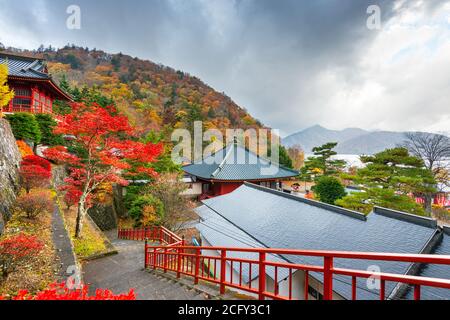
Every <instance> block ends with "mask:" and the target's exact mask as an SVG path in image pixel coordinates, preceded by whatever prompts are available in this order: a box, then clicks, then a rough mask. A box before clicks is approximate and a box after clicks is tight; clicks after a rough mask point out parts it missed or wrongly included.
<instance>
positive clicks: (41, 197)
mask: <svg viewBox="0 0 450 320" xmlns="http://www.w3.org/2000/svg"><path fill="white" fill-rule="evenodd" d="M16 208H17V209H18V210H20V211H22V212H23V213H25V214H26V215H27V217H28V218H30V219H34V218H36V217H38V216H39V215H41V214H43V213H45V212H52V211H53V208H54V202H53V198H52V195H51V192H50V191H49V190H40V191H34V192H31V193H28V194H24V195H21V196H20V197H18V198H17V200H16Z"/></svg>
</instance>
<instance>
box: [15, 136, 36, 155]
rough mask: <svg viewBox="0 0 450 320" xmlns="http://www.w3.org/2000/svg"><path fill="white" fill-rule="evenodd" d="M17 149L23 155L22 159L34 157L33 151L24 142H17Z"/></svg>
mask: <svg viewBox="0 0 450 320" xmlns="http://www.w3.org/2000/svg"><path fill="white" fill-rule="evenodd" d="M16 143H17V147H18V148H19V151H20V154H21V155H22V158H25V157H26V156H31V155H33V154H34V153H33V150H32V149H31V147H30V146H29V145H27V144H26V142H25V141H23V140H17V141H16Z"/></svg>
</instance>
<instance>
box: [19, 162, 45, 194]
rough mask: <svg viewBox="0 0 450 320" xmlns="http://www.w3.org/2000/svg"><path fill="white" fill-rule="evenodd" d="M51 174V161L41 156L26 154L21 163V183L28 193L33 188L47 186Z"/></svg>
mask: <svg viewBox="0 0 450 320" xmlns="http://www.w3.org/2000/svg"><path fill="white" fill-rule="evenodd" d="M51 176H52V173H51V164H50V162H48V161H47V160H45V159H43V158H41V157H38V156H35V155H30V156H26V157H25V158H23V160H22V162H21V163H20V178H21V183H22V186H23V187H24V188H25V190H26V192H27V193H30V190H31V189H33V188H37V187H43V186H46V185H47V184H48V183H49V182H50V178H51Z"/></svg>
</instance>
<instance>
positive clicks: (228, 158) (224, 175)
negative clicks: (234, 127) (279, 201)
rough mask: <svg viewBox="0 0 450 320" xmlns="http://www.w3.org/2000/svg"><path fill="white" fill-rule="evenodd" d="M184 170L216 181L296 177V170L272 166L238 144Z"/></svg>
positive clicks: (272, 164)
mask: <svg viewBox="0 0 450 320" xmlns="http://www.w3.org/2000/svg"><path fill="white" fill-rule="evenodd" d="M183 171H185V172H186V173H188V174H190V175H193V176H196V177H199V178H201V179H205V180H218V181H252V180H253V181H259V180H271V179H284V178H290V177H295V176H298V175H299V173H298V172H297V171H295V170H291V169H288V168H284V167H282V166H280V165H277V164H274V163H271V162H270V160H268V159H265V158H262V157H260V156H258V155H257V154H255V153H253V152H251V151H250V150H248V149H247V148H245V147H243V146H242V145H240V144H239V143H237V142H235V143H231V144H229V145H228V146H227V147H225V148H223V149H221V150H219V151H217V152H216V153H214V154H212V155H211V156H209V157H207V158H205V159H203V160H201V161H195V162H194V163H193V164H190V165H186V166H184V167H183Z"/></svg>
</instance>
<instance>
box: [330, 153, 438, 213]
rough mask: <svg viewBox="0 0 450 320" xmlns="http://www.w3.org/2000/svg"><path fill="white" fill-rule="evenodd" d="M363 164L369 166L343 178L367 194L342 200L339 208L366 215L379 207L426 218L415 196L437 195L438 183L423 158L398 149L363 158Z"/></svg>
mask: <svg viewBox="0 0 450 320" xmlns="http://www.w3.org/2000/svg"><path fill="white" fill-rule="evenodd" d="M361 161H362V162H363V163H364V164H366V167H364V168H361V169H359V170H358V171H357V172H356V174H355V175H353V176H352V175H343V178H345V179H348V180H352V181H354V182H355V183H356V184H358V185H360V186H361V187H362V189H363V192H360V193H352V194H351V195H348V196H346V197H344V198H343V199H341V200H338V201H337V202H336V203H337V204H338V205H340V206H342V207H345V208H348V209H354V210H359V211H362V212H365V213H367V212H369V211H370V210H371V209H372V208H373V206H375V205H376V206H382V207H387V208H391V209H395V210H401V211H406V212H409V213H412V214H418V215H425V211H424V209H423V207H422V206H420V205H418V204H417V203H416V202H415V200H414V195H415V194H422V193H427V192H433V191H434V190H435V184H436V182H435V180H434V177H433V174H432V172H431V171H430V170H429V169H426V168H425V165H424V162H423V160H422V159H419V158H416V157H414V156H411V155H410V154H409V153H408V150H407V149H405V148H395V149H388V150H385V151H383V152H380V153H378V154H376V155H374V156H362V157H361Z"/></svg>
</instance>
